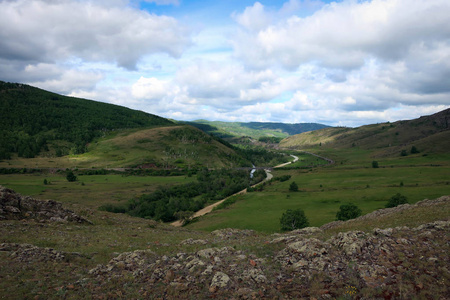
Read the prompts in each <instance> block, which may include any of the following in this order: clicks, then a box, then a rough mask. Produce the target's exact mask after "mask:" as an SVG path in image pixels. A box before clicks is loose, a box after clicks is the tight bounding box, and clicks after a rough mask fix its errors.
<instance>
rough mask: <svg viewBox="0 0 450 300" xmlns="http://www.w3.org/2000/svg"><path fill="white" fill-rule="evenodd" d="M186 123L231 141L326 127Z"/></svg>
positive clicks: (283, 136) (284, 135) (280, 135)
mask: <svg viewBox="0 0 450 300" xmlns="http://www.w3.org/2000/svg"><path fill="white" fill-rule="evenodd" d="M187 123H188V124H190V125H192V126H195V127H197V128H199V129H201V130H203V131H205V132H207V133H210V134H214V135H215V136H218V137H221V138H224V139H230V140H231V141H232V140H233V138H239V137H242V136H248V137H251V138H253V139H259V138H263V137H275V138H286V137H288V136H290V135H294V134H298V133H302V132H306V131H312V130H317V129H321V128H327V127H328V126H327V125H323V124H317V123H298V124H286V123H270V122H249V123H243V122H220V121H207V120H197V121H193V122H187Z"/></svg>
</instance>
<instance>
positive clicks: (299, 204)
mask: <svg viewBox="0 0 450 300" xmlns="http://www.w3.org/2000/svg"><path fill="white" fill-rule="evenodd" d="M325 154H326V153H325ZM339 154H340V156H339V157H338V160H337V163H336V164H335V165H332V166H324V167H317V168H311V169H299V170H274V172H273V175H274V176H282V175H291V179H290V180H288V181H285V182H278V181H275V182H272V183H270V184H267V185H266V186H265V188H264V190H263V191H262V192H252V193H247V194H245V195H240V196H237V199H236V203H234V204H233V205H231V206H229V207H227V208H226V209H223V210H219V211H215V212H213V213H212V214H210V215H207V216H204V217H202V218H200V219H199V220H198V221H197V222H194V223H191V224H190V225H188V228H192V229H197V230H208V231H209V230H215V229H219V228H227V227H233V228H241V229H254V230H258V231H263V232H267V233H271V232H278V231H279V230H280V224H279V219H280V217H281V215H282V214H283V213H284V212H285V211H286V210H287V209H298V208H301V209H303V210H304V211H305V214H306V216H307V218H308V220H309V223H310V225H311V226H321V225H323V224H326V223H329V222H332V221H334V220H335V218H336V212H337V211H338V210H339V207H340V206H341V205H343V204H346V203H349V202H352V203H354V204H356V205H357V206H358V207H359V208H361V210H362V213H363V214H366V213H369V212H372V211H374V210H377V209H380V208H384V207H385V204H386V202H387V201H388V199H389V198H390V197H392V196H393V195H395V194H396V193H401V194H402V195H405V196H406V197H407V198H408V200H409V202H410V203H415V202H418V201H420V200H423V199H427V198H428V199H434V198H437V197H440V196H443V195H450V156H449V155H443V154H441V155H437V156H431V155H430V156H426V157H423V156H416V157H412V156H410V157H408V156H407V157H405V158H403V157H402V158H398V159H393V158H391V159H385V160H380V162H379V168H372V166H371V159H372V158H371V157H370V156H369V155H368V153H367V152H366V151H357V152H356V153H355V155H354V156H351V155H350V152H349V151H348V150H347V151H346V152H344V151H341V152H340V153H339ZM340 161H342V162H343V163H342V164H341V163H340ZM344 161H345V163H344ZM293 181H295V182H296V183H297V185H298V187H299V191H298V192H290V191H289V185H290V184H291V183H292V182H293ZM445 214H448V212H445Z"/></svg>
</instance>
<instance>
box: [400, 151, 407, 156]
mask: <svg viewBox="0 0 450 300" xmlns="http://www.w3.org/2000/svg"><path fill="white" fill-rule="evenodd" d="M400 155H401V156H407V155H408V152H406V150H402V152H401V153H400Z"/></svg>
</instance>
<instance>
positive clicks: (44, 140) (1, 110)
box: [0, 81, 173, 159]
mask: <svg viewBox="0 0 450 300" xmlns="http://www.w3.org/2000/svg"><path fill="white" fill-rule="evenodd" d="M171 124H173V123H172V122H171V121H169V120H167V119H164V118H161V117H158V116H155V115H152V114H148V113H144V112H142V111H136V110H132V109H129V108H125V107H122V106H117V105H112V104H107V103H101V102H96V101H92V100H86V99H79V98H73V97H66V96H62V95H58V94H55V93H51V92H48V91H45V90H41V89H38V88H35V87H31V86H28V85H24V84H19V83H6V82H2V81H0V159H2V158H3V159H5V158H6V159H8V158H10V157H11V155H12V154H14V153H17V154H18V156H19V157H34V156H36V155H38V154H39V153H41V152H42V151H43V152H46V151H49V150H50V151H52V152H53V153H55V154H56V155H57V156H61V155H65V154H68V153H69V152H71V153H75V154H77V153H83V152H85V151H86V144H87V143H89V142H91V141H92V140H93V139H94V138H95V137H101V136H103V135H104V134H105V133H107V132H110V131H112V130H118V129H125V128H143V127H152V126H161V125H164V126H167V125H171Z"/></svg>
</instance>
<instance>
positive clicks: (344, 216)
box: [336, 203, 362, 221]
mask: <svg viewBox="0 0 450 300" xmlns="http://www.w3.org/2000/svg"><path fill="white" fill-rule="evenodd" d="M361 213H362V211H361V209H360V208H358V206H356V205H355V204H353V203H348V204H344V205H341V207H340V208H339V211H338V212H337V213H336V220H341V221H347V220H350V219H354V218H357V217H359V216H360V215H361Z"/></svg>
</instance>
